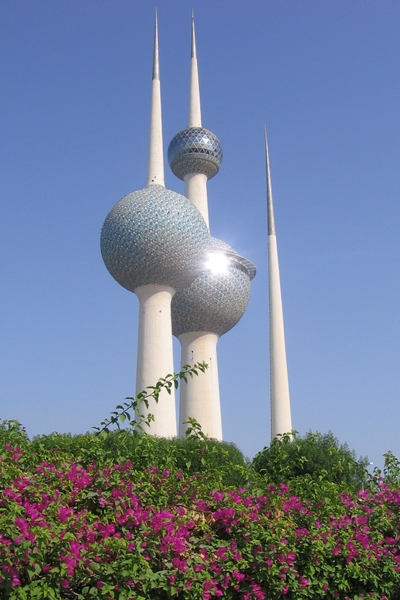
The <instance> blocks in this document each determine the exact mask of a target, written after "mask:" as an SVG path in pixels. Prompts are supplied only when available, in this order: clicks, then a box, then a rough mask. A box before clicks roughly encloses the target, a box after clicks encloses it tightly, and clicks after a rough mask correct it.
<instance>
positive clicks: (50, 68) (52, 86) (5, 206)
mask: <svg viewBox="0 0 400 600" xmlns="http://www.w3.org/2000/svg"><path fill="white" fill-rule="evenodd" d="M157 5H158V9H159V27H160V52H161V79H162V82H161V83H162V99H163V118H164V142H165V149H166V148H167V146H168V143H169V141H170V140H171V138H172V137H173V136H174V135H175V133H177V132H178V131H179V130H180V129H182V128H183V127H185V126H186V120H187V104H188V83H189V53H190V17H191V9H192V8H194V10H195V17H196V30H197V43H198V55H199V61H200V63H199V64H200V67H199V68H200V80H201V93H202V105H203V123H204V125H205V126H206V127H208V128H209V129H211V130H212V131H213V132H215V133H216V134H217V135H218V137H219V138H220V140H221V142H222V145H223V149H224V162H223V165H222V168H221V171H220V173H219V174H218V176H217V177H215V178H214V179H213V180H212V181H211V182H210V184H209V205H210V221H211V229H212V233H213V234H214V235H215V236H217V237H220V238H222V239H223V240H225V241H226V242H228V243H229V244H231V245H232V246H233V247H234V248H235V249H236V250H237V251H238V252H240V253H241V254H243V255H245V256H246V257H248V258H250V259H251V260H253V262H254V263H255V264H256V265H257V267H258V273H257V277H256V279H255V280H254V281H253V286H252V298H251V301H250V305H249V308H248V310H247V312H246V314H245V316H244V317H243V319H242V321H241V322H240V323H239V324H238V326H237V327H236V328H235V329H234V330H232V331H231V332H229V333H228V334H226V336H224V337H222V338H221V340H220V342H219V361H220V384H221V396H222V410H223V426H224V435H225V438H226V439H227V440H229V441H234V442H235V443H236V444H237V445H238V446H239V447H240V448H241V449H242V450H243V451H244V452H245V454H246V455H248V456H253V455H254V454H255V452H256V451H258V450H260V449H261V448H262V447H263V446H264V445H266V444H268V443H269V441H270V421H269V358H268V296H267V253H266V247H267V240H266V205H265V170H264V149H263V126H264V123H266V124H267V127H268V134H269V143H270V154H271V168H272V183H273V191H274V201H275V214H276V225H277V234H278V247H279V253H280V266H281V277H282V292H283V302H284V314H285V321H286V339H287V354H288V365H289V376H290V387H291V400H292V412H293V424H294V427H295V428H296V429H297V430H299V431H300V432H301V433H305V432H306V431H307V430H309V429H311V430H319V431H322V432H326V431H328V430H332V431H333V432H334V434H335V435H336V436H337V437H338V438H339V439H340V440H341V441H342V442H344V441H347V442H348V443H349V445H350V447H351V448H354V449H355V450H356V451H357V453H358V454H363V455H365V454H368V456H369V459H370V460H371V461H373V462H374V464H381V463H382V454H383V453H384V452H386V451H387V450H392V451H393V452H394V453H395V454H397V456H400V436H399V423H400V402H399V399H400V368H399V367H400V360H399V359H400V318H399V314H400V310H399V295H400V294H399V292H400V284H399V259H400V238H399V217H400V206H399V196H400V174H399V162H400V160H399V159H400V119H399V107H400V81H399V72H400V35H399V30H400V3H399V2H398V1H397V0H396V1H390V0H385V1H379V0H375V1H374V2H372V1H365V0H363V1H358V0H354V1H349V0H335V1H334V2H333V1H331V2H328V1H324V2H321V0H309V1H303V0H298V1H293V0H285V1H284V2H283V1H278V0H275V1H272V0H271V1H262V2H261V1H258V0H251V2H246V3H245V2H242V1H239V0H230V1H229V2H228V1H225V2H224V1H215V0H213V1H211V0H206V1H205V0H202V1H200V0H194V1H193V2H188V1H186V0H185V1H183V0H174V1H173V2H171V0H168V1H167V0H159V1H158V2H157ZM155 7H156V3H155V2H153V1H152V0H148V1H147V2H141V1H138V0H136V1H135V0H113V1H111V0H107V1H106V0H96V1H94V0H79V1H78V0H57V1H50V0H37V1H35V2H28V1H24V2H22V1H19V0H2V2H0V46H1V55H2V59H1V63H0V81H1V88H2V90H1V96H0V115H1V117H0V119H1V124H0V127H1V139H2V144H1V150H0V153H1V154H0V156H1V172H2V177H1V182H0V197H1V219H0V228H1V241H0V243H1V332H0V346H1V397H0V416H1V417H2V418H16V419H18V420H19V421H21V422H22V423H23V424H24V425H26V427H27V430H28V433H29V434H30V435H34V434H38V433H48V432H51V431H61V432H67V431H70V432H84V431H86V430H88V429H90V427H91V426H93V425H97V424H99V422H100V421H101V420H102V419H103V418H104V417H105V416H107V415H108V413H109V411H110V410H112V409H113V408H114V406H115V405H116V404H117V403H119V402H120V401H121V400H123V398H124V397H125V396H127V395H132V394H133V392H134V387H135V385H134V384H135V381H134V380H135V364H136V338H137V316H138V301H137V299H136V297H135V296H134V295H133V294H130V293H129V292H127V291H126V290H124V289H123V288H121V287H120V286H118V284H117V283H116V282H115V281H114V280H113V279H112V278H111V277H110V275H109V274H108V272H107V270H106V268H105V267H104V265H103V262H102V259H101V256H100V251H99V234H100V229H101V226H102V223H103V221H104V218H105V216H106V215H107V213H108V211H109V210H110V208H111V207H112V206H113V205H114V204H115V203H116V202H117V201H118V200H119V199H120V198H121V197H122V196H124V195H126V194H127V193H129V192H130V191H132V190H135V189H139V188H141V187H143V186H144V184H145V175H146V161H147V138H148V122H149V98H150V78H151V61H152V43H153V23H154V12H155ZM166 183H167V186H168V187H170V188H172V189H175V190H177V191H181V192H182V191H183V186H182V182H180V181H179V180H178V179H176V178H175V177H174V176H173V175H172V173H171V172H170V170H169V167H168V165H166ZM178 350H179V348H178V344H176V351H177V352H176V355H177V358H178V357H179V351H178ZM177 364H178V361H177Z"/></svg>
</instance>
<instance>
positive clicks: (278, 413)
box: [264, 129, 292, 439]
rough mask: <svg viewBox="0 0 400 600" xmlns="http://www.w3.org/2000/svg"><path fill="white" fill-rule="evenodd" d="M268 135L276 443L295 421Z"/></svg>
mask: <svg viewBox="0 0 400 600" xmlns="http://www.w3.org/2000/svg"><path fill="white" fill-rule="evenodd" d="M264 135H265V162H266V175H267V218H268V285H269V339H270V401H271V438H272V439H273V438H274V437H275V436H276V435H277V434H282V433H289V432H290V431H291V430H292V418H291V412H290V395H289V379H288V370H287V362H286V346H285V330H284V325H283V309H282V294H281V282H280V275H279V261H278V246H277V241H276V231H275V218H274V205H273V200H272V185H271V170H270V164H269V152H268V141H267V131H266V129H265V133H264Z"/></svg>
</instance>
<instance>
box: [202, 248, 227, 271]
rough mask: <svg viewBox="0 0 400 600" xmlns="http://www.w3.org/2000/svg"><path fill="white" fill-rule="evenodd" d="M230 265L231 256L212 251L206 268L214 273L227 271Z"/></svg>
mask: <svg viewBox="0 0 400 600" xmlns="http://www.w3.org/2000/svg"><path fill="white" fill-rule="evenodd" d="M228 265H229V258H228V257H227V256H226V254H221V253H220V252H210V253H209V255H208V260H207V262H206V265H205V266H206V269H209V270H210V271H211V272H212V273H226V271H227V268H228Z"/></svg>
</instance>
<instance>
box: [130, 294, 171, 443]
mask: <svg viewBox="0 0 400 600" xmlns="http://www.w3.org/2000/svg"><path fill="white" fill-rule="evenodd" d="M174 293H175V290H173V289H172V288H168V287H166V286H163V285H144V286H142V287H140V288H137V289H136V290H135V294H136V295H137V297H138V298H139V302H140V308H139V333H138V355H137V371H136V393H139V392H141V391H142V390H144V389H145V388H146V387H147V386H148V385H155V384H156V383H157V381H158V380H159V379H160V378H161V377H165V376H166V375H168V374H169V373H173V364H174V362H173V349H172V329H171V300H172V296H173V295H174ZM142 408H143V410H142ZM141 412H142V414H148V413H150V414H152V415H154V416H155V420H154V421H153V422H152V423H151V426H150V429H149V430H148V429H147V428H146V431H148V432H149V433H151V434H152V435H159V436H163V437H170V436H175V435H176V416H175V394H174V393H171V394H168V392H167V391H166V390H162V392H161V393H160V396H159V400H158V403H156V402H155V401H154V400H153V399H150V401H149V408H148V409H146V407H145V406H144V405H142V407H141Z"/></svg>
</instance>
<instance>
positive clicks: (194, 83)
mask: <svg viewBox="0 0 400 600" xmlns="http://www.w3.org/2000/svg"><path fill="white" fill-rule="evenodd" d="M188 127H201V105H200V85H199V70H198V65H197V51H196V33H195V29H194V13H193V11H192V51H191V60H190V93H189V123H188Z"/></svg>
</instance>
